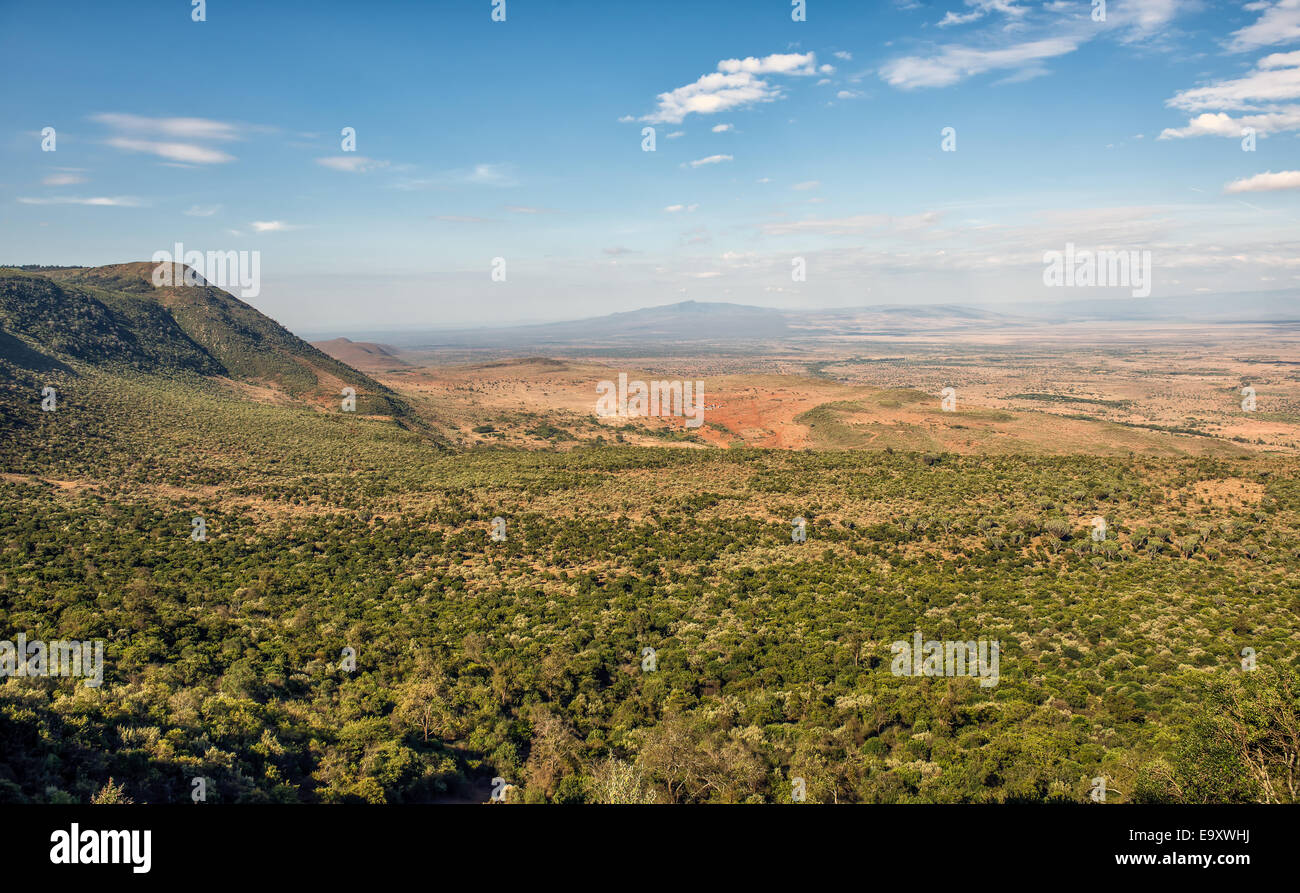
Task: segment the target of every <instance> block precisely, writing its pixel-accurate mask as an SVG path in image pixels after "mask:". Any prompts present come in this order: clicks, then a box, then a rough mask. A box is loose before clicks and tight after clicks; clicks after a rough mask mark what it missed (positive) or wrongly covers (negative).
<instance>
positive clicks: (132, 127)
mask: <svg viewBox="0 0 1300 893" xmlns="http://www.w3.org/2000/svg"><path fill="white" fill-rule="evenodd" d="M90 120H92V121H97V122H99V123H100V124H107V125H108V126H109V127H112V128H113V129H114V130H125V131H130V132H132V133H140V134H154V135H157V136H164V137H168V138H170V139H181V140H199V141H222V140H237V139H240V138H241V130H240V126H239V125H237V124H232V123H230V122H227V121H213V120H210V119H208V118H148V117H145V116H144V115H120V114H112V113H106V114H100V115H91V116H90Z"/></svg>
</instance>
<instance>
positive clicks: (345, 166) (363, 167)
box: [316, 155, 388, 174]
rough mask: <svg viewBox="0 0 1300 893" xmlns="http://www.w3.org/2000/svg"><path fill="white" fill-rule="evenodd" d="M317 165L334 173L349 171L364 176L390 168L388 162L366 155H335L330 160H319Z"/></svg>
mask: <svg viewBox="0 0 1300 893" xmlns="http://www.w3.org/2000/svg"><path fill="white" fill-rule="evenodd" d="M316 163H317V164H319V165H320V166H321V167H327V168H329V169H330V170H333V171H347V172H348V173H353V174H363V173H365V172H366V171H372V170H375V169H376V168H381V167H388V162H387V161H376V160H375V159H373V158H367V157H366V156H364V155H333V156H330V157H329V158H317V159H316Z"/></svg>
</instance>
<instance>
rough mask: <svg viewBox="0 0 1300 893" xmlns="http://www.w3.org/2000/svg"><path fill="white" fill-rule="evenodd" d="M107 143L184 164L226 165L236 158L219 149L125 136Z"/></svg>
mask: <svg viewBox="0 0 1300 893" xmlns="http://www.w3.org/2000/svg"><path fill="white" fill-rule="evenodd" d="M106 142H107V143H108V145H110V146H112V147H113V148H114V149H121V150H123V151H124V152H144V153H147V154H150V155H157V156H158V157H159V158H166V159H167V160H168V161H179V162H182V163H184V164H224V163H226V162H227V161H234V160H235V156H233V155H230V154H228V153H226V152H222V151H220V150H219V149H209V148H207V147H205V146H196V145H194V144H192V143H162V142H158V141H156V140H137V139H131V138H129V137H124V136H118V137H113V138H112V139H110V140H106Z"/></svg>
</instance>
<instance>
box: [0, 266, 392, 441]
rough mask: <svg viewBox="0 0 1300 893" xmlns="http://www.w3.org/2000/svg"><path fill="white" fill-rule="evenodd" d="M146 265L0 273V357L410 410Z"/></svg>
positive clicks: (218, 293) (286, 334) (357, 375)
mask: <svg viewBox="0 0 1300 893" xmlns="http://www.w3.org/2000/svg"><path fill="white" fill-rule="evenodd" d="M154 266H155V265H153V264H149V263H132V264H117V265H113V266H107V267H95V268H66V269H59V270H49V271H42V272H40V273H35V272H22V271H18V270H13V269H0V334H3V336H4V337H3V338H0V359H3V360H5V361H7V363H8V364H10V365H12V366H13V367H14V368H15V370H16V372H17V371H18V370H26V371H29V372H35V371H39V370H42V369H44V368H49V366H50V364H51V363H54V362H63V361H67V362H73V363H77V362H79V363H83V364H87V365H91V366H95V367H98V368H102V369H105V370H108V371H115V370H116V371H126V370H131V371H136V372H144V373H151V374H183V373H189V374H194V375H200V376H209V377H211V376H224V377H227V378H230V379H232V380H234V381H237V382H240V383H243V384H247V385H254V386H257V387H259V388H265V389H269V390H270V392H271V393H272V394H274V395H278V396H279V397H281V398H287V399H289V400H292V401H294V402H301V403H308V404H311V405H313V406H316V407H319V408H331V407H332V408H335V409H337V408H338V407H339V405H340V404H339V401H340V399H341V390H342V388H343V387H345V386H346V387H352V388H355V389H356V392H357V410H356V411H357V412H359V413H363V414H368V415H387V416H392V417H394V418H397V419H405V418H407V417H410V416H411V413H410V410H409V408H408V407H407V406H406V404H405V403H404V402H403V401H402V400H401V399H400V398H399V397H398V396H397V395H396V394H394V393H393V392H392V391H390V390H389V389H388V388H386V387H385V386H383V385H381V384H379V383H378V382H377V381H375V380H374V379H372V378H370V377H369V376H367V375H365V374H364V373H361V372H359V371H357V370H356V369H354V368H352V367H351V366H348V365H346V364H345V363H341V362H339V361H338V360H336V359H334V358H333V357H331V356H329V355H327V354H325V353H323V352H322V351H320V350H318V349H316V348H315V347H312V346H311V345H310V344H308V343H307V342H306V341H303V340H302V339H301V338H298V337H297V336H296V335H294V334H293V333H292V332H290V331H288V330H287V329H285V328H284V327H283V326H281V325H280V324H278V323H276V322H275V321H274V320H272V319H269V318H268V317H266V316H265V315H263V314H262V313H260V312H258V311H257V310H256V309H254V308H253V307H250V306H249V305H248V304H245V303H244V302H243V301H240V300H239V299H238V298H236V297H234V296H233V295H231V294H229V293H227V292H225V291H223V290H221V289H219V288H216V287H214V286H210V285H206V284H204V285H197V286H172V287H162V288H156V287H154V285H153V284H152V282H151V275H152V271H153V269H154Z"/></svg>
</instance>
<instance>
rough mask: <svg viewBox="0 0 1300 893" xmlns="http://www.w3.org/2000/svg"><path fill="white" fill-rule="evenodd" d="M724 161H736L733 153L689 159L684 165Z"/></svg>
mask: <svg viewBox="0 0 1300 893" xmlns="http://www.w3.org/2000/svg"><path fill="white" fill-rule="evenodd" d="M724 161H735V158H734V157H733V156H731V155H710V156H709V157H707V158H697V159H695V160H694V161H688V162H686V163H685V164H683V165H682V167H703V166H704V165H706V164H721V163H722V162H724Z"/></svg>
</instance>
